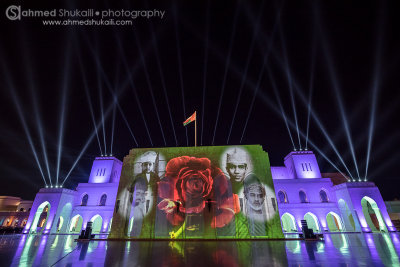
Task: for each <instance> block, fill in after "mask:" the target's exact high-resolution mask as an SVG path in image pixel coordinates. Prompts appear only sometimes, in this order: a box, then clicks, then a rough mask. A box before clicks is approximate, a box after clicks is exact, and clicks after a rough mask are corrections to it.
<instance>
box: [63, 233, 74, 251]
mask: <svg viewBox="0 0 400 267" xmlns="http://www.w3.org/2000/svg"><path fill="white" fill-rule="evenodd" d="M74 238H75V236H74V235H68V237H67V240H65V244H64V250H65V252H70V251H71V250H72V245H73V244H75V242H74ZM75 246H76V244H75ZM75 246H74V247H75Z"/></svg>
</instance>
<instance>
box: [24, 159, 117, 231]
mask: <svg viewBox="0 0 400 267" xmlns="http://www.w3.org/2000/svg"><path fill="white" fill-rule="evenodd" d="M121 169H122V162H121V161H120V160H118V159H116V158H114V157H97V158H96V159H95V160H94V162H93V165H92V170H91V172H90V176H89V182H88V183H80V184H78V186H77V188H76V190H69V189H65V188H42V189H40V191H39V193H38V194H37V195H36V197H35V200H34V202H33V205H32V209H31V210H32V212H31V213H30V215H29V219H28V222H27V224H26V227H25V229H24V233H28V232H29V233H44V234H47V233H50V234H53V233H72V234H78V233H79V232H80V231H81V230H82V229H85V227H86V224H87V222H88V221H92V222H93V232H94V233H108V232H109V230H110V226H111V223H112V215H113V212H114V204H115V199H116V195H117V190H118V184H119V177H120V175H121Z"/></svg>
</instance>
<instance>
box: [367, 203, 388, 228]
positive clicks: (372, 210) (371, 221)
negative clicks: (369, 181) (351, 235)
mask: <svg viewBox="0 0 400 267" xmlns="http://www.w3.org/2000/svg"><path fill="white" fill-rule="evenodd" d="M361 206H362V211H363V214H364V217H365V220H366V221H367V224H368V226H369V228H370V229H371V231H373V232H379V231H387V229H386V225H385V223H384V221H383V218H382V214H381V211H380V209H379V207H378V205H377V204H376V202H375V200H373V199H372V198H370V197H367V196H365V197H363V198H362V199H361Z"/></svg>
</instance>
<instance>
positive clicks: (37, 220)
mask: <svg viewBox="0 0 400 267" xmlns="http://www.w3.org/2000/svg"><path fill="white" fill-rule="evenodd" d="M49 213H50V203H49V202H48V201H45V202H43V203H42V204H40V205H39V207H38V208H37V210H36V212H35V217H34V218H33V222H32V225H31V229H30V231H29V232H30V233H42V232H43V230H44V228H46V223H47V219H48V218H49Z"/></svg>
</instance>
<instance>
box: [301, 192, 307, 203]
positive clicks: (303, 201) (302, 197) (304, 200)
mask: <svg viewBox="0 0 400 267" xmlns="http://www.w3.org/2000/svg"><path fill="white" fill-rule="evenodd" d="M299 198H300V202H301V203H307V202H308V201H307V195H306V193H304V191H300V192H299Z"/></svg>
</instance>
